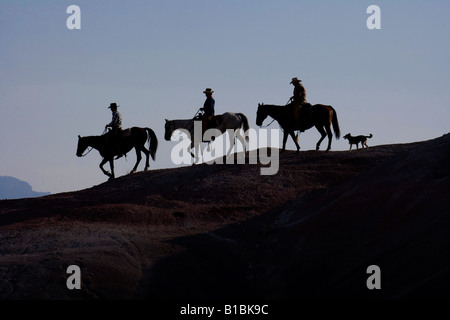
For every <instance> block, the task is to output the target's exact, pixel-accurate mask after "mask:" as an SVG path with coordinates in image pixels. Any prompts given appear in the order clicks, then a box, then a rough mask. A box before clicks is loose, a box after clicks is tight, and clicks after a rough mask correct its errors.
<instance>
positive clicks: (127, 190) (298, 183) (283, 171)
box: [0, 135, 450, 300]
mask: <svg viewBox="0 0 450 320" xmlns="http://www.w3.org/2000/svg"><path fill="white" fill-rule="evenodd" d="M448 159H450V135H445V136H443V137H441V138H437V139H434V140H430V141H425V142H417V143H411V144H396V145H385V146H376V147H371V148H370V149H368V150H358V151H351V152H348V151H345V152H344V151H340V152H329V153H324V152H320V151H317V152H316V151H305V152H300V153H298V154H297V153H295V152H291V151H287V152H286V153H284V154H282V155H281V156H280V168H279V172H278V173H277V174H276V175H272V176H262V175H260V165H254V164H240V165H238V164H235V165H219V164H213V165H207V164H202V165H198V166H192V167H183V168H176V169H164V170H154V171H149V172H145V173H144V172H141V173H136V174H133V175H127V176H123V177H120V178H118V179H116V180H114V181H111V182H105V183H103V184H101V185H98V186H95V187H92V188H89V189H86V190H81V191H77V192H70V193H61V194H54V195H50V196H45V197H40V198H33V199H20V200H4V201H0V239H1V243H2V245H1V247H0V297H1V298H2V299H142V298H154V299H272V300H274V299H275V300H278V299H299V298H380V297H381V298H389V299H391V298H392V299H395V298H424V297H425V298H428V297H430V298H439V297H447V298H448V297H449V293H448V290H447V287H449V285H450V276H449V275H450V270H449V268H450V267H449V266H450V264H449V262H450V261H449V260H450V235H449V230H450V200H449V197H448V194H449V191H450V168H449V166H448V161H449V160H448ZM247 160H248V159H247ZM69 265H77V266H79V267H80V270H81V289H80V290H69V289H68V288H67V286H66V280H67V278H68V277H69V274H67V273H66V269H67V267H68V266H69ZM370 265H377V266H378V267H379V268H380V270H381V289H380V290H369V289H368V288H367V286H366V280H367V279H368V277H369V276H370V275H369V274H367V267H368V266H370Z"/></svg>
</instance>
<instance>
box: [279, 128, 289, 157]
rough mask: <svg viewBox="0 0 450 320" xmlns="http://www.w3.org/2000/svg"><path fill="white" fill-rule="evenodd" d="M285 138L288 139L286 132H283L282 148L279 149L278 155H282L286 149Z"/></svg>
mask: <svg viewBox="0 0 450 320" xmlns="http://www.w3.org/2000/svg"><path fill="white" fill-rule="evenodd" d="M287 138H288V132H287V130H284V131H283V148H281V152H280V153H283V152H284V150H285V149H286V142H287Z"/></svg>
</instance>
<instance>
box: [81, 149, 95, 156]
mask: <svg viewBox="0 0 450 320" xmlns="http://www.w3.org/2000/svg"><path fill="white" fill-rule="evenodd" d="M92 149H94V148H93V147H91V148H90V149H89V151H88V152H86V153H85V154H82V155H81V156H82V157H86V156H87V155H88V154H89V152H91V151H92Z"/></svg>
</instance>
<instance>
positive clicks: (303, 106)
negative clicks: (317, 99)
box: [289, 78, 311, 132]
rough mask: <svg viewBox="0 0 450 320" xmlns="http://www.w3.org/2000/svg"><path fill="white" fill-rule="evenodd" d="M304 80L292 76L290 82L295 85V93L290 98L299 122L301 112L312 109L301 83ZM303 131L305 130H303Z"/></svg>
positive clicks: (296, 119) (295, 116)
mask: <svg viewBox="0 0 450 320" xmlns="http://www.w3.org/2000/svg"><path fill="white" fill-rule="evenodd" d="M301 82H302V80H299V79H298V78H292V81H291V83H290V84H292V85H293V86H294V94H293V96H292V97H291V98H290V99H289V102H291V104H290V105H291V106H292V107H293V110H294V118H295V121H296V122H298V121H299V119H300V112H301V111H302V113H303V112H304V111H306V112H307V113H309V112H310V111H311V104H309V103H307V102H306V91H305V87H304V86H303V84H301ZM301 131H302V132H303V131H304V130H301Z"/></svg>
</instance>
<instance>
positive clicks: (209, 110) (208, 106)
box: [200, 88, 216, 132]
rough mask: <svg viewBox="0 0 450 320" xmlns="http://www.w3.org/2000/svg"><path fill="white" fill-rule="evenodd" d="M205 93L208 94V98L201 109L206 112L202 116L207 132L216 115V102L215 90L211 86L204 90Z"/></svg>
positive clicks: (204, 128)
mask: <svg viewBox="0 0 450 320" xmlns="http://www.w3.org/2000/svg"><path fill="white" fill-rule="evenodd" d="M203 93H204V94H205V95H206V100H205V103H204V104H203V108H200V110H201V111H203V112H204V114H203V118H202V128H203V132H205V131H206V130H207V129H208V126H209V125H210V123H211V120H212V119H213V117H214V113H215V110H214V105H215V103H216V102H215V100H214V98H213V97H212V94H213V93H214V91H213V90H212V89H211V88H206V90H205V91H203Z"/></svg>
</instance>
